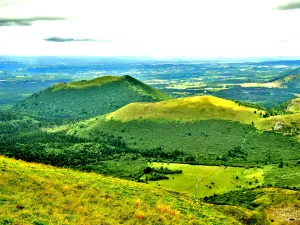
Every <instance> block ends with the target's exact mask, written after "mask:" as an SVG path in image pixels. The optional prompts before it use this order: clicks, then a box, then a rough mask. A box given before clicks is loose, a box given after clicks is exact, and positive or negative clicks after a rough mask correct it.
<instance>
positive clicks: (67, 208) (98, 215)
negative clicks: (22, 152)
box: [0, 156, 240, 225]
mask: <svg viewBox="0 0 300 225" xmlns="http://www.w3.org/2000/svg"><path fill="white" fill-rule="evenodd" d="M0 170H1V179H0V224H24V225H26V224H220V225H221V224H233V222H235V224H240V223H239V222H237V221H236V219H234V218H231V217H228V216H225V215H224V214H223V213H221V212H220V211H219V210H215V209H214V208H215V207H214V206H212V205H208V204H204V203H201V202H199V201H196V200H193V199H192V198H190V197H189V196H187V195H185V194H182V193H178V192H174V191H173V192H171V191H166V190H163V189H159V188H155V187H152V186H150V185H147V184H139V183H135V182H131V181H126V180H120V179H116V178H110V177H103V176H101V175H96V174H93V173H81V172H75V171H72V170H70V169H57V168H55V167H50V166H43V165H39V164H33V163H24V162H22V161H17V160H13V159H8V158H4V157H1V156H0Z"/></svg>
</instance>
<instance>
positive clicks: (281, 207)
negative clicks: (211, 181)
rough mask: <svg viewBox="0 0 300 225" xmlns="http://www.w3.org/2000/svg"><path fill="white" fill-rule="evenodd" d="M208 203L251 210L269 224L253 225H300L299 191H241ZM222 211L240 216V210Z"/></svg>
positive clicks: (224, 208)
mask: <svg viewBox="0 0 300 225" xmlns="http://www.w3.org/2000/svg"><path fill="white" fill-rule="evenodd" d="M206 201H207V202H211V203H217V204H221V205H233V206H242V207H245V208H251V209H252V210H253V211H252V212H254V213H255V212H257V213H258V215H264V216H263V217H264V218H265V219H264V220H267V221H268V222H269V223H267V222H263V221H261V222H260V221H259V220H258V221H253V220H252V224H276V225H281V224H299V221H300V209H299V206H300V192H297V191H291V190H284V189H279V188H264V189H254V190H240V191H232V192H229V193H225V194H223V195H217V196H211V197H209V198H206ZM220 210H222V211H223V212H227V213H228V214H231V215H234V214H238V210H236V211H235V212H230V211H231V210H232V208H227V207H224V206H223V207H221V206H220ZM248 212H249V211H248ZM250 224H251V223H250Z"/></svg>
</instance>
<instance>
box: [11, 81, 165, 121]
mask: <svg viewBox="0 0 300 225" xmlns="http://www.w3.org/2000/svg"><path fill="white" fill-rule="evenodd" d="M166 99H170V97H169V96H168V95H166V94H164V93H162V92H160V91H158V90H156V89H154V88H152V87H150V86H148V85H146V84H144V83H142V82H140V81H138V80H136V79H134V78H132V77H130V76H122V77H115V76H103V77H99V78H96V79H93V80H89V81H86V80H83V81H75V82H70V83H67V84H64V83H58V84H55V85H53V86H52V87H49V88H47V89H45V90H43V91H41V92H39V93H36V94H34V95H32V96H31V97H29V98H27V99H25V100H24V101H22V102H20V103H18V104H16V105H15V106H14V107H13V109H12V111H15V112H18V113H21V114H26V115H32V116H34V117H37V118H39V119H44V120H52V119H53V120H54V119H56V120H67V121H68V120H69V121H70V120H78V119H86V118H90V117H93V116H96V115H102V114H106V113H109V112H112V111H114V110H116V109H118V108H120V107H122V106H124V105H126V104H128V103H131V102H156V101H161V100H166Z"/></svg>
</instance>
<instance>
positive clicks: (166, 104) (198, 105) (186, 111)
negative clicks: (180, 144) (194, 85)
mask: <svg viewBox="0 0 300 225" xmlns="http://www.w3.org/2000/svg"><path fill="white" fill-rule="evenodd" d="M260 113H261V114H262V113H264V111H261V110H257V109H254V108H249V107H245V106H242V105H239V104H238V103H235V102H233V101H230V100H225V99H222V98H217V97H214V96H196V97H189V98H179V99H174V100H169V101H162V102H158V103H154V104H152V103H131V104H128V105H126V106H124V107H123V108H121V109H119V110H117V111H115V112H113V113H110V114H109V115H108V116H106V119H107V120H111V119H112V120H119V121H130V120H136V119H170V120H182V121H194V120H212V119H214V120H230V121H237V122H241V123H245V124H251V122H254V121H257V120H258V119H260V115H259V114H260Z"/></svg>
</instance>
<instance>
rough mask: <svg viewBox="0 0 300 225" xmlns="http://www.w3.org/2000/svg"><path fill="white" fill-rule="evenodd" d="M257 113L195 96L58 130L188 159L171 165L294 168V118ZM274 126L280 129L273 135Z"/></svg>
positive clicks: (297, 123)
mask: <svg viewBox="0 0 300 225" xmlns="http://www.w3.org/2000/svg"><path fill="white" fill-rule="evenodd" d="M263 114H264V111H261V110H258V109H254V108H249V107H246V106H242V105H239V104H238V103H235V102H233V101H229V100H224V99H220V98H217V97H212V96H200V97H190V98H181V99H175V100H168V101H162V102H158V103H131V104H129V105H126V106H124V107H122V108H121V109H119V110H117V111H115V112H112V113H110V114H108V115H105V116H100V117H95V118H92V119H90V120H86V121H82V122H80V123H77V124H75V125H70V126H69V127H64V129H65V131H66V132H67V133H68V135H75V136H76V137H80V138H87V139H91V140H99V138H100V137H101V136H103V134H107V135H113V136H114V137H119V138H120V139H121V140H122V141H123V142H124V143H126V145H127V146H128V147H129V148H132V149H136V151H138V152H143V151H145V150H146V149H159V151H160V152H163V156H165V155H166V156H165V157H167V155H168V154H170V155H172V154H173V152H177V151H178V152H179V153H177V155H180V154H189V155H192V157H191V156H188V157H187V156H180V157H178V158H176V160H175V162H189V163H196V164H205V165H233V166H247V165H248V166H257V165H261V166H262V165H265V164H277V163H279V162H280V160H286V161H293V164H294V163H295V160H298V159H299V158H300V151H299V149H300V143H298V142H297V141H296V140H295V138H294V135H295V134H296V135H297V134H298V133H299V128H300V114H292V115H285V116H274V117H268V118H263V116H262V115H263ZM278 122H279V123H280V124H282V127H280V129H277V130H276V132H273V131H272V130H273V129H274V127H275V126H276V125H277V126H278V124H277V123H278ZM58 130H59V131H62V130H61V129H58ZM58 130H57V128H55V129H51V128H50V129H48V132H57V131H58ZM283 134H287V135H283ZM157 151H158V150H157ZM173 162H174V159H173Z"/></svg>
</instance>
